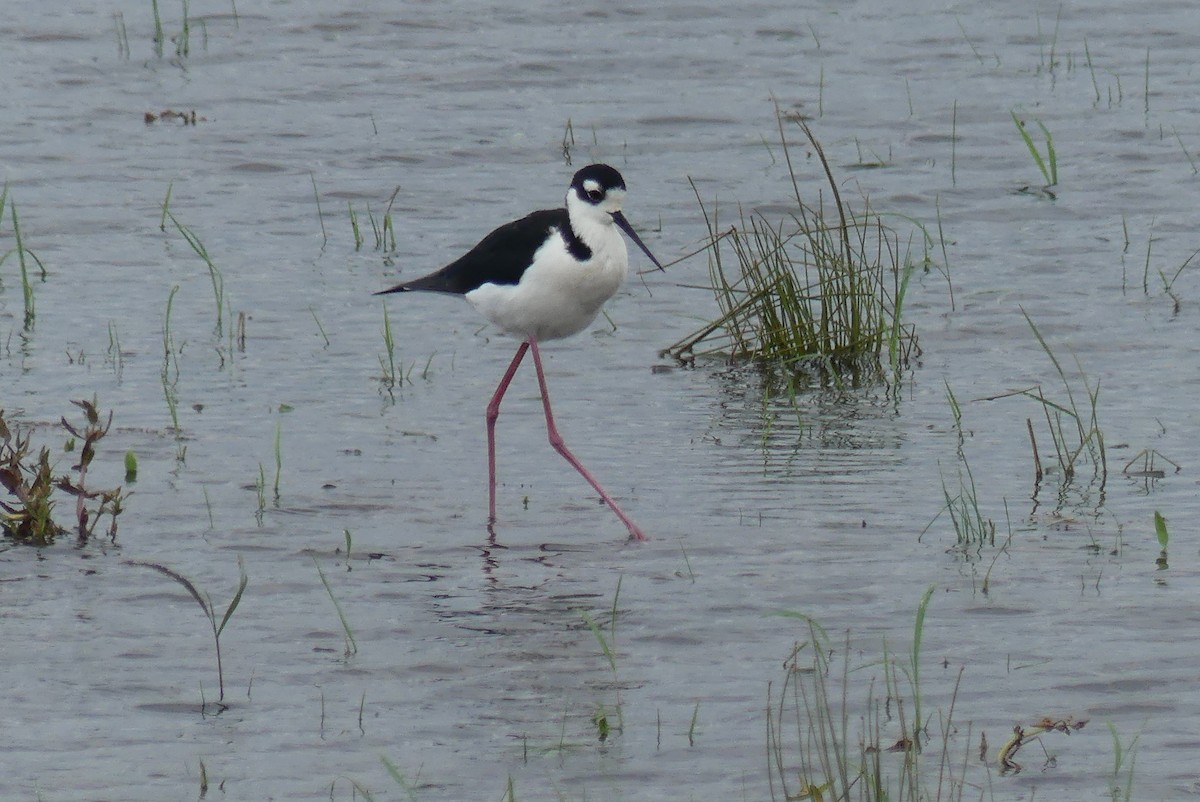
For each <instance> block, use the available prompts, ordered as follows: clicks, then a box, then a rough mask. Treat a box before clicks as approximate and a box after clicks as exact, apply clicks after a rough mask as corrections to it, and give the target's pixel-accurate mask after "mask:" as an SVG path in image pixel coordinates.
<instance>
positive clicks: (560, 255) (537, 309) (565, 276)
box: [466, 225, 629, 341]
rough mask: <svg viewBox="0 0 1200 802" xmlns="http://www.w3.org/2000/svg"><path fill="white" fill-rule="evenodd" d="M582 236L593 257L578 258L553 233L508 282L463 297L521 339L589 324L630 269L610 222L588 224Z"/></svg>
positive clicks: (570, 331)
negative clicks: (513, 280)
mask: <svg viewBox="0 0 1200 802" xmlns="http://www.w3.org/2000/svg"><path fill="white" fill-rule="evenodd" d="M587 228H588V229H590V230H587V231H582V232H579V234H580V238H581V239H583V241H584V242H585V243H586V244H587V245H588V247H589V248H590V249H591V251H592V258H591V259H589V260H588V261H586V262H579V261H577V260H576V259H575V257H573V256H572V255H571V254H570V253H569V252H568V251H567V248H566V244H565V243H564V241H563V239H562V237H561V236H558V235H557V233H556V234H555V235H554V236H552V237H550V238H549V239H548V240H547V241H546V244H545V245H543V246H542V247H541V248H539V249H538V251H537V253H535V254H534V258H533V264H532V265H530V267H529V268H528V269H527V270H526V271H525V273H524V274H523V275H522V276H521V282H520V283H519V284H516V285H512V284H507V285H503V284H484V285H482V286H480V287H478V288H477V289H474V290H472V291H471V292H468V293H467V294H466V298H467V300H468V301H469V302H470V303H471V305H472V306H474V307H475V308H476V309H477V310H478V311H479V313H480V314H481V315H483V316H484V317H485V318H487V319H488V320H490V321H491V322H492V323H493V324H495V325H496V326H498V327H500V328H501V329H503V330H504V332H505V333H507V334H511V335H513V336H515V337H520V338H522V339H525V338H528V337H536V338H537V339H538V340H539V341H541V340H553V339H559V338H562V337H569V336H571V335H572V334H578V333H579V332H581V331H583V330H584V329H585V328H587V327H588V326H589V325H590V324H591V322H592V321H593V320H595V319H596V315H598V314H599V313H600V308H601V307H602V306H604V302H605V301H607V300H608V299H609V298H611V297H612V296H613V295H614V294H615V293H616V291H617V290H618V289H619V288H620V286H621V283H622V282H623V281H624V280H625V276H626V274H627V273H628V271H629V256H628V253H627V251H626V248H625V240H624V239H622V238H621V234H620V232H618V231H617V230H616V228H615V227H614V226H612V225H606V226H604V225H592V226H587Z"/></svg>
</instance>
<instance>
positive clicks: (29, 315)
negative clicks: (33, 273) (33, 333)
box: [0, 183, 46, 331]
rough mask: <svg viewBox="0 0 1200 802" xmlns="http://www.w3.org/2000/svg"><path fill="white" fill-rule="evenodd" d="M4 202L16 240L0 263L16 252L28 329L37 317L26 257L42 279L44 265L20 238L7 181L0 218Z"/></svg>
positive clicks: (1, 194)
mask: <svg viewBox="0 0 1200 802" xmlns="http://www.w3.org/2000/svg"><path fill="white" fill-rule="evenodd" d="M5 203H7V204H8V215H9V217H10V218H11V219H12V227H13V239H14V240H15V241H16V245H15V247H13V248H10V249H9V250H7V251H5V253H4V255H3V256H0V265H2V264H4V261H5V260H6V259H8V257H10V256H12V255H13V254H16V256H17V264H18V265H19V266H20V268H21V298H22V301H23V303H24V306H25V330H26V331H29V330H31V329H32V328H33V321H34V319H35V318H36V317H37V311H36V308H35V305H34V297H33V281H32V279H31V278H30V275H29V273H30V270H29V263H28V262H27V261H26V257H29V258H30V259H33V261H35V262H37V265H38V268H39V269H40V270H41V275H42V280H43V281H45V280H46V266H45V265H44V264H42V260H41V259H40V258H38V255H37V254H36V253H34V252H33V251H31V250H30V249H29V248H27V247H25V242H24V240H23V239H22V238H21V221H20V218H19V217H18V216H17V204H16V202H15V201H13V200H11V199H10V198H9V197H8V184H7V183H6V184H5V185H4V189H3V190H0V220H2V219H3V218H4V206H5Z"/></svg>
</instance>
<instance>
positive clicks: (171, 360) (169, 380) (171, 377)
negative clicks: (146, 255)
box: [159, 284, 180, 435]
mask: <svg viewBox="0 0 1200 802" xmlns="http://www.w3.org/2000/svg"><path fill="white" fill-rule="evenodd" d="M177 292H179V285H178V284H176V285H175V286H173V287H171V291H170V292H169V293H168V294H167V311H166V314H165V315H163V365H162V370H161V371H160V373H159V378H160V379H161V380H162V388H163V397H164V398H165V399H166V401H167V411H168V412H169V413H170V414H171V431H173V432H174V433H175V434H176V435H179V433H180V429H179V394H178V392H177V391H176V389H175V386H176V384H177V383H178V382H179V357H178V354H177V352H176V350H175V338H174V336H173V335H172V334H171V309H172V308H173V307H174V305H175V293H177Z"/></svg>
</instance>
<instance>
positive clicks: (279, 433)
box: [275, 421, 283, 504]
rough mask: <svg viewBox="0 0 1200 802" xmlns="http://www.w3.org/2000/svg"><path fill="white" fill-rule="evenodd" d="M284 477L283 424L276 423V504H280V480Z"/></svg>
mask: <svg viewBox="0 0 1200 802" xmlns="http://www.w3.org/2000/svg"><path fill="white" fill-rule="evenodd" d="M282 475H283V423H282V422H281V421H276V422H275V503H276V504H278V503H279V480H280V477H281V476H282Z"/></svg>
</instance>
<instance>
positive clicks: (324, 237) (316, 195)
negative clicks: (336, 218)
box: [308, 171, 358, 251]
mask: <svg viewBox="0 0 1200 802" xmlns="http://www.w3.org/2000/svg"><path fill="white" fill-rule="evenodd" d="M308 177H309V178H311V179H312V188H313V200H315V201H316V202H317V222H319V223H320V224H321V247H322V248H323V247H325V246H326V245H327V244H329V235H328V234H326V233H325V213H324V212H322V211H321V193H320V192H318V191H317V175H316V173H313V172H311V171H310V172H309V174H308ZM357 228H358V227H357V226H355V230H356V232H357ZM354 250H356V251H357V250H358V248H355V249H354Z"/></svg>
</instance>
